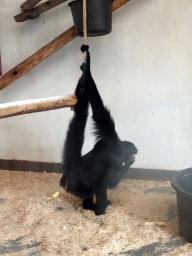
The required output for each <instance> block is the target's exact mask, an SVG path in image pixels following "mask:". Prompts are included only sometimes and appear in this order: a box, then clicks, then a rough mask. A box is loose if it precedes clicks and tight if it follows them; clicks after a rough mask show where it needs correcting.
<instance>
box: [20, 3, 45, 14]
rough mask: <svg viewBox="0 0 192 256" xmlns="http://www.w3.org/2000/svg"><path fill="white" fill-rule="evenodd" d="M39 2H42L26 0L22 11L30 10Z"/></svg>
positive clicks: (22, 5)
mask: <svg viewBox="0 0 192 256" xmlns="http://www.w3.org/2000/svg"><path fill="white" fill-rule="evenodd" d="M39 2H41V0H26V1H25V2H24V3H23V4H21V6H20V7H21V10H22V11H23V12H24V11H26V10H29V9H31V8H33V7H34V6H35V5H37V4H38V3H39Z"/></svg>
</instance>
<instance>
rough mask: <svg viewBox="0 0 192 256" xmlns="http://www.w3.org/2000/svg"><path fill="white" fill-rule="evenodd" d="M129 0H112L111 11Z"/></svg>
mask: <svg viewBox="0 0 192 256" xmlns="http://www.w3.org/2000/svg"><path fill="white" fill-rule="evenodd" d="M129 1H130V0H114V2H113V12H114V11H115V10H117V9H119V8H120V7H121V6H123V5H124V4H126V3H128V2H129Z"/></svg>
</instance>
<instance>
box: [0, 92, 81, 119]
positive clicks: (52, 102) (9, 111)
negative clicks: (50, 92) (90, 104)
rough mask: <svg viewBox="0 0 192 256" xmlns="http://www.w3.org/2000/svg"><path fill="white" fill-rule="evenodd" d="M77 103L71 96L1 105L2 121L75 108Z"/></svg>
mask: <svg viewBox="0 0 192 256" xmlns="http://www.w3.org/2000/svg"><path fill="white" fill-rule="evenodd" d="M76 103H77V98H76V97H75V95H70V96H65V97H62V96H58V97H51V98H44V99H35V100H23V101H16V102H10V103H5V104H0V119H1V118H6V117H11V116H18V115H23V114H29V113H34V112H42V111H48V110H54V109H59V108H66V107H73V106H74V105H75V104H76Z"/></svg>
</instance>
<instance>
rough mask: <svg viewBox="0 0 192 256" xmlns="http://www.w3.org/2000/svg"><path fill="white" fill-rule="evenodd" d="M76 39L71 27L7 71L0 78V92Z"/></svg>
mask: <svg viewBox="0 0 192 256" xmlns="http://www.w3.org/2000/svg"><path fill="white" fill-rule="evenodd" d="M76 37H77V34H76V32H75V29H74V27H71V28H70V29H68V30H67V31H65V32H64V33H63V34H61V35H60V36H59V37H57V38H56V39H54V40H53V41H52V42H50V43H49V44H47V45H46V46H44V47H43V48H41V49H40V50H39V51H37V52H36V53H34V54H33V55H31V56H30V57H29V58H27V59H26V60H24V61H23V62H21V63H20V64H19V65H17V66H16V67H14V68H12V69H11V70H9V71H8V72H7V73H6V74H5V75H3V76H2V77H1V78H0V90H2V89H3V88H5V87H6V86H8V85H9V84H11V83H13V82H14V81H16V80H17V79H18V78H20V77H21V76H23V75H24V74H26V73H27V72H29V71H30V70H31V69H32V68H34V67H35V66H37V65H38V64H40V63H41V62H42V61H44V60H45V59H47V58H48V57H49V56H51V55H52V54H53V53H55V52H56V51H58V50H59V49H60V48H61V47H63V46H64V45H66V44H67V43H69V42H70V41H72V40H73V39H74V38H76Z"/></svg>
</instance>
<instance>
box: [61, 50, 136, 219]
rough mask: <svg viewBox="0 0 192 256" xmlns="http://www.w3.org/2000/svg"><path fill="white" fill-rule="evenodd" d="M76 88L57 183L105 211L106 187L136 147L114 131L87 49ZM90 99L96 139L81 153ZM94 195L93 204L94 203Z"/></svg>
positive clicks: (86, 204) (112, 184) (113, 184)
mask: <svg viewBox="0 0 192 256" xmlns="http://www.w3.org/2000/svg"><path fill="white" fill-rule="evenodd" d="M81 68H82V70H83V69H85V70H83V74H82V76H81V78H80V79H79V82H78V85H77V88H76V97H77V99H78V102H77V104H76V105H75V114H74V117H73V119H72V121H71V123H70V125H69V130H68V133H67V136H66V141H65V147H64V152H63V164H62V168H63V172H64V174H63V176H62V178H61V181H60V185H61V186H62V187H64V189H65V190H66V191H67V192H70V193H72V194H73V195H76V196H79V197H81V198H83V208H84V209H90V210H94V211H95V214H96V215H100V214H104V213H105V209H106V207H107V206H108V205H109V204H110V202H109V201H108V200H107V188H115V187H116V186H117V185H118V183H119V182H120V180H121V178H122V177H123V175H124V173H125V170H124V168H123V167H122V166H123V164H124V163H126V164H127V165H128V167H129V166H130V165H132V164H133V163H134V161H135V159H134V154H136V153H137V149H136V147H135V146H134V144H133V143H131V142H127V141H121V140H120V139H119V137H118V135H117V133H116V131H115V123H114V121H113V119H112V117H111V116H110V112H109V111H108V110H107V109H106V107H105V106H104V105H103V101H102V99H101V97H100V95H99V92H98V90H97V87H96V85H95V82H94V80H93V78H92V76H91V72H90V55H89V51H88V50H87V57H86V64H84V65H82V67H81ZM89 102H90V104H91V107H92V111H93V116H92V118H93V121H94V129H95V135H96V142H95V146H94V148H93V149H92V150H91V151H90V152H89V153H87V154H86V155H84V156H82V154H81V150H82V146H83V142H84V131H85V125H86V121H87V116H88V105H89ZM93 195H96V204H95V205H94V204H93Z"/></svg>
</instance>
